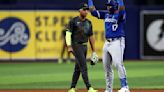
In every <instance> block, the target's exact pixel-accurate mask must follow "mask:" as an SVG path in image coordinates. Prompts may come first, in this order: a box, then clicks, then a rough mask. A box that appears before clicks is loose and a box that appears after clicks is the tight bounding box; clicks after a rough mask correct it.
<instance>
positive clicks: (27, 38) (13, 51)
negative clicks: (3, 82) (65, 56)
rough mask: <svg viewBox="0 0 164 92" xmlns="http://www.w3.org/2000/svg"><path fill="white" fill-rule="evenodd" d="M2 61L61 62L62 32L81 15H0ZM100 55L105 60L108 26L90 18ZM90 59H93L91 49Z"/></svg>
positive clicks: (40, 12)
mask: <svg viewBox="0 0 164 92" xmlns="http://www.w3.org/2000/svg"><path fill="white" fill-rule="evenodd" d="M0 15H1V16H0V60H3V59H5V60H12V59H13V60H14V59H21V60H23V59H30V60H35V59H58V58H60V54H61V50H62V47H63V38H62V30H63V29H64V28H65V25H66V24H68V22H69V20H70V19H71V18H73V17H76V16H78V15H79V13H78V11H53V10H37V11H36V10H11V11H9V10H6V11H5V10H4V11H0ZM88 19H90V20H91V21H92V24H93V31H94V37H95V40H96V44H95V45H96V47H95V48H96V51H97V54H98V55H99V57H100V58H101V56H102V47H103V43H104V23H103V20H98V19H96V18H94V17H92V16H91V15H90V14H89V16H88ZM88 48H89V52H88V58H89V57H90V56H91V50H90V46H89V45H88Z"/></svg>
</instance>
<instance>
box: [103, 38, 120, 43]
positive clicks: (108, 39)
mask: <svg viewBox="0 0 164 92" xmlns="http://www.w3.org/2000/svg"><path fill="white" fill-rule="evenodd" d="M119 39H121V37H118V38H107V39H106V40H107V41H108V42H112V41H115V40H119Z"/></svg>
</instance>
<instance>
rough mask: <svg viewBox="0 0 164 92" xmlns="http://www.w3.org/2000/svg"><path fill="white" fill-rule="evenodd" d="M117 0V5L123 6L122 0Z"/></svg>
mask: <svg viewBox="0 0 164 92" xmlns="http://www.w3.org/2000/svg"><path fill="white" fill-rule="evenodd" d="M117 1H118V5H119V6H125V5H124V0H117Z"/></svg>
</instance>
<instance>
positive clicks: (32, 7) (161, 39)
mask: <svg viewBox="0 0 164 92" xmlns="http://www.w3.org/2000/svg"><path fill="white" fill-rule="evenodd" d="M106 1H107V0H94V4H95V6H96V8H97V9H98V10H105V9H106V7H105V3H106ZM82 2H87V0H0V62H3V63H0V89H39V88H43V89H44V88H45V89H49V88H50V89H51V88H55V89H56V88H68V87H69V86H68V85H69V82H70V80H71V75H72V70H73V64H72V63H71V64H70V62H71V61H72V60H73V59H74V57H73V56H72V55H69V54H68V53H67V51H66V46H65V41H64V36H65V33H64V29H65V26H66V25H67V24H68V22H69V20H70V19H71V18H73V17H75V16H78V9H79V4H80V3H82ZM125 5H126V11H127V21H126V27H125V32H126V50H125V60H126V61H128V62H127V63H125V65H126V67H127V73H128V77H129V78H128V79H129V84H130V87H132V88H142V89H144V88H146V89H148V88H150V89H164V80H163V77H164V73H162V71H164V68H163V66H164V62H163V60H164V0H125ZM88 18H89V19H90V20H91V21H92V23H93V30H94V36H95V40H96V52H97V54H98V56H99V58H100V59H101V58H102V47H103V43H104V41H105V40H104V24H103V20H98V19H96V18H94V17H92V16H91V15H90V14H89V16H88ZM22 24H23V25H22ZM88 47H90V46H88ZM90 55H91V52H90V49H89V52H88V59H89V58H90ZM18 61H19V62H23V63H21V64H20V63H13V62H18ZM31 61H32V62H33V61H34V62H33V63H25V62H31ZM35 61H36V62H38V61H44V63H42V62H40V63H36V62H35ZM50 61H51V62H50ZM65 61H68V65H67V64H65V63H64V64H57V63H53V62H58V63H62V62H65ZM158 61H159V62H158ZM5 62H10V63H5ZM45 62H46V63H45ZM89 68H90V70H89V71H90V72H91V73H90V76H91V79H92V81H93V85H94V86H96V87H98V88H105V83H104V76H103V75H104V74H103V68H102V64H101V62H100V63H99V64H98V65H97V66H95V68H93V67H90V66H89ZM11 76H14V77H11ZM63 76H68V77H66V78H64V79H65V80H63ZM95 76H96V77H95ZM55 79H58V80H55ZM115 81H116V83H115V84H114V85H115V87H116V88H118V87H119V80H117V76H116V79H115ZM138 81H139V82H138ZM143 82H144V83H143ZM94 83H95V84H94ZM97 83H99V84H97ZM45 84H46V85H45ZM81 84H82V85H81ZM79 85H80V86H79V87H81V88H84V86H83V83H82V80H81V81H80V83H79Z"/></svg>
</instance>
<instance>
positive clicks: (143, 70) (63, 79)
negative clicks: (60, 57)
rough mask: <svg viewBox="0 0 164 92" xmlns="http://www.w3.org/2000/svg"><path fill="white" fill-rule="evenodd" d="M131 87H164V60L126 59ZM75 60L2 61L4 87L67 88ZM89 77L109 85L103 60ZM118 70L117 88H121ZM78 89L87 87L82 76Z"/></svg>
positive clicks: (1, 83) (0, 82)
mask: <svg viewBox="0 0 164 92" xmlns="http://www.w3.org/2000/svg"><path fill="white" fill-rule="evenodd" d="M125 66H126V69H127V76H128V82H129V86H130V88H143V89H164V73H163V71H164V62H157V61H151V62H149V61H147V62H137V61H136V62H130V61H129V62H125ZM73 69H74V63H71V64H57V63H52V62H51V63H50V62H49V63H0V89H67V88H69V87H70V82H71V77H72V73H73ZM88 70H89V78H90V81H91V83H92V85H93V86H94V87H95V88H105V78H104V71H103V67H102V63H99V64H97V65H96V66H94V67H91V66H90V65H89V64H88ZM119 85H120V84H119V78H118V74H117V71H116V70H115V79H114V88H119ZM77 87H78V88H85V85H84V83H83V80H82V79H81V78H80V80H79V82H78V85H77Z"/></svg>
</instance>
